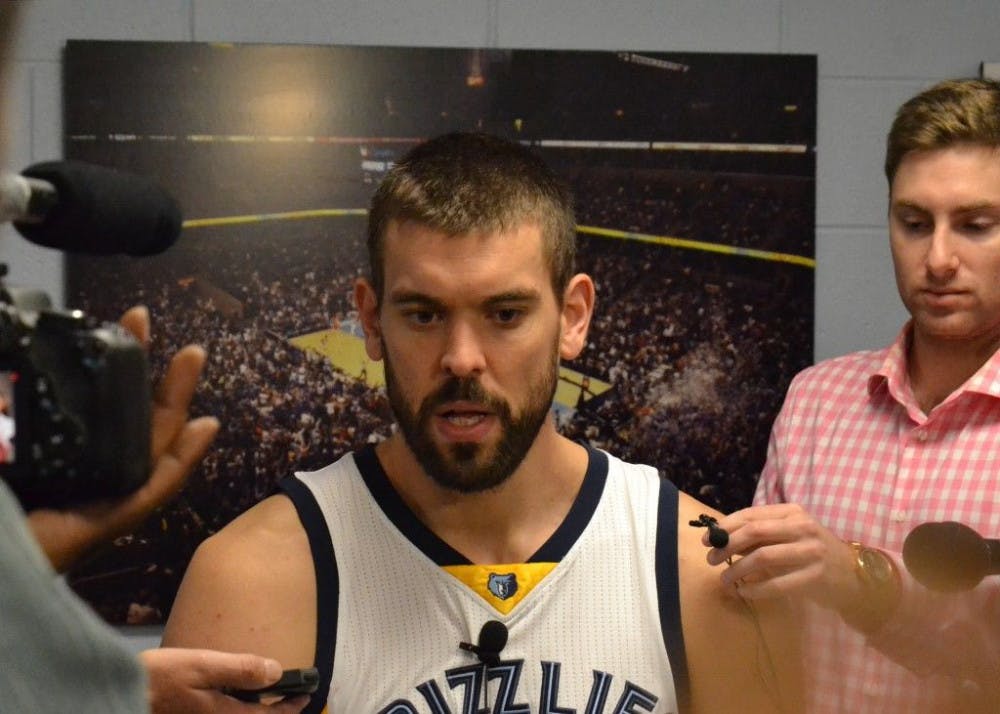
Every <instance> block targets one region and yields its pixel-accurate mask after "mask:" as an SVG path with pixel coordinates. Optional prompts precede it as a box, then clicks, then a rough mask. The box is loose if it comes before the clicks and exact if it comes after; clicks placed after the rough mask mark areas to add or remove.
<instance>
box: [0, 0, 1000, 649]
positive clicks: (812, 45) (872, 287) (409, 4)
mask: <svg viewBox="0 0 1000 714" xmlns="http://www.w3.org/2000/svg"><path fill="white" fill-rule="evenodd" d="M20 2H21V3H22V5H23V6H24V15H23V18H22V20H23V22H22V28H21V38H20V42H19V43H18V45H17V46H16V48H15V51H14V59H15V61H16V62H15V70H14V73H13V76H12V77H11V82H10V86H9V89H8V92H9V94H10V101H9V103H8V106H9V107H11V108H13V109H14V111H13V112H7V113H6V117H7V118H8V120H9V125H8V126H7V127H6V128H7V130H8V134H9V136H10V139H9V140H10V145H9V150H8V165H9V166H11V167H13V168H21V167H24V166H27V165H28V164H30V163H33V162H35V161H40V160H43V159H50V158H55V157H58V156H59V155H60V152H61V140H60V130H61V127H60V66H59V60H60V53H61V49H62V47H63V44H64V42H65V40H67V39H69V38H73V39H122V40H126V39H127V40H165V41H192V40H193V41H229V42H273V43H317V44H362V45H430V46H498V47H525V48H557V49H609V50H610V49H641V50H662V51H711V52H767V53H774V52H778V53H781V52H788V53H809V54H816V55H818V57H819V118H818V135H819V140H818V152H819V153H818V163H817V174H818V184H817V227H816V228H817V233H816V254H817V260H818V267H817V276H816V357H817V359H823V358H826V357H831V356H834V355H838V354H842V353H844V352H848V351H851V350H854V349H859V348H863V347H872V346H878V345H881V344H883V343H886V342H888V341H889V340H891V339H892V338H893V337H894V336H895V334H896V331H897V330H898V328H899V326H900V324H901V323H902V321H903V319H904V312H903V310H902V307H901V306H900V304H899V300H898V297H897V295H896V290H895V286H894V283H893V278H892V269H891V264H890V261H889V252H888V247H887V241H886V233H885V228H884V223H885V220H884V218H885V210H886V206H885V196H886V185H885V179H884V178H883V177H882V173H881V160H882V155H883V139H884V136H885V132H886V130H887V128H888V126H889V123H890V121H891V119H892V115H893V112H894V111H895V109H896V107H897V106H898V105H899V104H900V103H901V102H902V101H903V100H904V99H906V98H907V97H909V96H910V95H912V94H914V93H916V92H917V91H919V90H920V89H922V88H924V87H926V86H928V85H929V84H931V83H933V82H934V81H936V80H939V79H944V78H948V77H958V76H972V75H975V74H977V73H978V71H979V64H980V62H982V61H1000V47H998V34H1000V2H998V1H997V0H956V1H955V2H937V1H935V0H892V1H889V0H883V1H882V2H879V1H878V0H833V1H831V0H742V1H741V0H659V1H656V0H633V1H632V2H626V1H624V0H619V1H617V2H616V1H612V0H409V1H406V2H404V1H403V0H395V1H394V0H340V1H335V0H20ZM4 231H5V232H4V234H3V236H2V237H0V261H6V262H8V263H9V264H10V265H11V277H12V282H16V283H17V284H23V285H31V286H40V287H44V288H45V289H46V290H48V291H49V292H50V293H52V294H53V296H54V297H55V298H56V301H57V304H61V302H62V286H61V282H62V280H61V270H62V267H61V265H62V264H61V260H60V257H59V254H58V253H55V252H53V251H49V250H47V249H43V248H36V247H34V246H32V245H30V244H28V243H27V242H26V241H24V240H23V239H21V238H20V237H19V236H17V235H16V234H14V233H13V231H11V230H10V229H9V228H5V229H4ZM154 329H155V326H154ZM132 641H133V644H134V645H135V646H136V647H140V646H145V645H151V644H155V632H154V633H147V634H146V635H144V636H143V635H136V634H134V633H133V634H132Z"/></svg>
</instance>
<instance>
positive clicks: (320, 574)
mask: <svg viewBox="0 0 1000 714" xmlns="http://www.w3.org/2000/svg"><path fill="white" fill-rule="evenodd" d="M280 488H281V491H282V492H284V493H285V494H286V495H287V496H288V497H289V498H290V499H291V501H292V505H294V506H295V510H296V512H297V513H298V514H299V520H300V521H301V522H302V527H303V528H304V529H305V531H306V536H307V537H308V538H309V549H310V550H311V551H312V557H313V563H314V565H315V568H316V651H315V652H314V654H313V663H314V665H315V667H316V669H318V670H319V682H320V684H319V688H318V689H317V690H316V692H315V693H314V694H313V695H312V696H311V697H310V699H309V704H308V705H307V706H306V708H305V709H303V710H302V714H320V712H322V711H323V710H324V709H325V708H326V705H327V700H328V699H329V697H330V682H331V681H332V679H333V655H334V648H335V647H336V643H337V609H338V602H339V597H340V576H339V574H338V571H337V558H336V553H334V550H333V541H332V540H331V538H330V531H329V529H328V528H327V526H326V518H325V517H324V516H323V512H322V510H321V509H320V507H319V504H318V503H317V502H316V497H315V496H313V493H312V491H310V490H309V487H308V486H306V485H305V484H304V483H303V482H302V481H300V480H299V479H298V478H295V477H289V478H286V479H284V480H282V482H281V484H280Z"/></svg>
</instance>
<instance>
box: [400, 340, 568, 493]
mask: <svg viewBox="0 0 1000 714" xmlns="http://www.w3.org/2000/svg"><path fill="white" fill-rule="evenodd" d="M382 355H383V363H384V366H385V386H386V394H387V395H388V397H389V406H390V407H391V408H392V412H393V414H394V415H395V417H396V421H397V422H398V423H399V428H400V430H401V431H402V432H403V438H405V439H406V443H407V445H408V446H409V447H410V450H411V451H412V452H413V454H414V455H415V456H416V457H417V461H418V462H419V463H420V465H421V466H422V467H423V469H424V471H425V472H426V473H427V475H428V476H430V477H431V478H432V479H433V480H434V482H435V483H437V484H438V485H439V486H441V487H443V488H446V489H449V490H451V491H456V492H458V493H479V492H481V491H487V490H489V489H492V488H496V487H497V486H500V485H501V484H502V483H504V482H505V481H506V480H507V479H508V478H509V477H510V475H511V474H512V473H514V471H515V470H516V469H517V467H518V466H519V465H520V464H521V461H523V460H524V456H525V454H527V453H528V449H530V448H531V445H532V444H533V443H535V438H536V437H537V436H538V432H539V431H540V430H541V428H542V425H543V424H544V423H545V420H546V419H547V418H548V417H549V411H550V410H551V408H552V399H553V397H554V396H555V393H556V384H557V380H558V374H559V367H558V363H557V362H556V356H555V354H552V356H551V359H550V360H549V363H550V364H551V365H552V366H551V369H549V370H546V372H545V373H544V374H543V375H541V379H540V380H539V381H538V382H536V383H535V384H532V385H530V388H529V389H528V392H527V393H528V395H529V401H528V403H527V404H526V405H525V407H524V409H523V410H522V411H521V412H520V413H519V414H517V415H514V414H512V413H511V407H510V404H509V403H508V402H507V401H505V400H503V399H501V398H499V397H496V396H494V395H492V394H490V393H489V392H487V391H486V390H485V389H484V388H483V386H482V385H481V384H480V383H479V380H477V379H475V378H458V377H451V378H449V379H448V381H447V382H445V383H444V384H443V385H441V388H440V389H438V390H437V391H435V392H433V393H432V394H430V395H428V396H427V397H426V398H425V399H424V400H423V402H421V404H420V409H419V410H418V411H417V412H416V413H414V411H413V410H412V409H411V408H410V405H409V403H408V402H407V401H406V398H405V396H404V395H403V393H402V392H401V391H400V388H399V380H397V379H396V373H395V372H394V371H393V369H392V363H391V361H390V360H389V351H388V350H387V349H386V346H385V343H384V342H383V344H382ZM454 401H463V402H471V403H474V404H477V405H479V406H481V407H483V409H484V410H486V411H488V412H490V413H492V414H494V415H495V416H496V418H497V420H498V421H499V423H500V440H499V441H498V442H497V443H496V446H495V447H493V448H492V449H491V448H490V447H489V446H488V445H486V444H479V443H457V444H450V445H448V446H445V447H441V446H438V444H436V443H435V442H434V440H433V438H432V437H431V420H432V419H433V418H434V417H433V415H434V411H435V410H436V409H437V408H438V407H440V406H441V405H442V404H445V403H448V402H454Z"/></svg>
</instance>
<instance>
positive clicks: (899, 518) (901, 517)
mask: <svg viewBox="0 0 1000 714" xmlns="http://www.w3.org/2000/svg"><path fill="white" fill-rule="evenodd" d="M892 520H894V521H895V522H896V523H902V522H904V521H905V520H906V511H893V514H892Z"/></svg>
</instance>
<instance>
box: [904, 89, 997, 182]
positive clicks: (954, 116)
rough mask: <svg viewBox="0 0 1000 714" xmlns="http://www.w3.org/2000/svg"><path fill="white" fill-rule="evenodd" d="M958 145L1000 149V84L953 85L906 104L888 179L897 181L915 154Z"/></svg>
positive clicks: (920, 96)
mask: <svg viewBox="0 0 1000 714" xmlns="http://www.w3.org/2000/svg"><path fill="white" fill-rule="evenodd" d="M955 144H978V145H982V146H992V147H1000V82H995V81H992V80H988V79H950V80H946V81H944V82H939V83H938V84H935V85H934V86H933V87H931V88H930V89H927V90H925V91H923V92H921V93H920V94H918V95H917V96H915V97H913V98H912V99H910V100H909V101H907V102H906V103H905V104H903V106H901V107H900V108H899V111H897V112H896V118H895V120H894V121H893V122H892V128H891V129H890V130H889V136H888V138H887V139H886V151H885V176H886V178H887V179H889V185H890V186H892V180H893V179H894V178H895V177H896V171H897V170H898V169H899V164H900V162H902V160H903V157H904V156H906V155H907V154H908V153H910V152H911V151H930V150H934V149H946V148H948V147H949V146H953V145H955Z"/></svg>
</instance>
